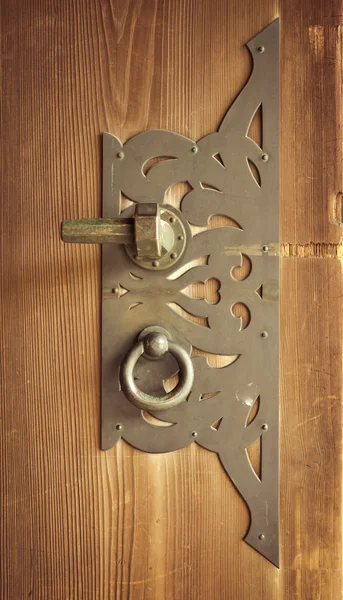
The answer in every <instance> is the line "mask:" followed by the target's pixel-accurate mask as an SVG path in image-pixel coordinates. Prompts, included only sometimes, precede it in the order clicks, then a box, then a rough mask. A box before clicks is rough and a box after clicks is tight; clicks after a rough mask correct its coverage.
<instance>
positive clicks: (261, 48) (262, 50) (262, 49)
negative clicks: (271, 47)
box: [257, 46, 265, 54]
mask: <svg viewBox="0 0 343 600" xmlns="http://www.w3.org/2000/svg"><path fill="white" fill-rule="evenodd" d="M257 50H258V51H259V52H260V53H261V54H262V52H264V51H265V47H264V46H259V47H258V48H257Z"/></svg>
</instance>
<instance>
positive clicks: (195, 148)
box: [192, 146, 198, 154]
mask: <svg viewBox="0 0 343 600" xmlns="http://www.w3.org/2000/svg"><path fill="white" fill-rule="evenodd" d="M192 152H193V154H196V153H197V152H198V148H197V147H196V146H193V148H192Z"/></svg>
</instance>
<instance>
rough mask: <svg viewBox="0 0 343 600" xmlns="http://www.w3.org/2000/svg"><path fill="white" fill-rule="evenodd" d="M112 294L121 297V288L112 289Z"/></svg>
mask: <svg viewBox="0 0 343 600" xmlns="http://www.w3.org/2000/svg"><path fill="white" fill-rule="evenodd" d="M112 294H116V296H119V288H117V287H115V288H112Z"/></svg>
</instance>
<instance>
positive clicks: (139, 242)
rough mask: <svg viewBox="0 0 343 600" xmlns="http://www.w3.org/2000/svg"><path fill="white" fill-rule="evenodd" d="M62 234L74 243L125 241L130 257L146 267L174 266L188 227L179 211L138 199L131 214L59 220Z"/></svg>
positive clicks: (160, 268) (64, 239) (161, 267)
mask: <svg viewBox="0 0 343 600" xmlns="http://www.w3.org/2000/svg"><path fill="white" fill-rule="evenodd" d="M61 238H62V240H63V241H64V242H67V243H74V244H75V243H77V244H124V245H125V247H126V251H127V253H128V255H129V256H130V258H131V259H132V260H133V262H135V263H136V264H138V265H139V266H140V267H143V268H144V269H148V270H162V269H168V268H170V267H171V266H173V265H174V264H175V263H176V262H177V261H178V260H179V259H180V258H181V256H182V255H183V253H184V250H185V248H186V243H187V231H186V228H185V226H184V223H183V221H182V219H181V217H180V213H179V211H177V210H176V209H174V208H172V207H171V206H168V205H163V206H161V205H160V204H157V203H153V202H151V203H150V202H146V203H137V204H136V205H135V208H134V215H133V217H129V218H121V217H120V218H115V219H73V220H69V221H62V225H61Z"/></svg>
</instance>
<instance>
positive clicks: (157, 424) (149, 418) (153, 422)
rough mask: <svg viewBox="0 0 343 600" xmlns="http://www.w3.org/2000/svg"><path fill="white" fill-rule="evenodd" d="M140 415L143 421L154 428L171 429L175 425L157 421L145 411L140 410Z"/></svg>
mask: <svg viewBox="0 0 343 600" xmlns="http://www.w3.org/2000/svg"><path fill="white" fill-rule="evenodd" d="M141 414H142V417H143V419H144V421H147V422H148V423H150V424H151V425H155V427H172V426H173V425H175V423H172V422H171V421H162V420H161V419H157V418H156V417H154V416H153V415H152V414H150V413H149V412H148V411H147V410H142V411H141Z"/></svg>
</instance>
